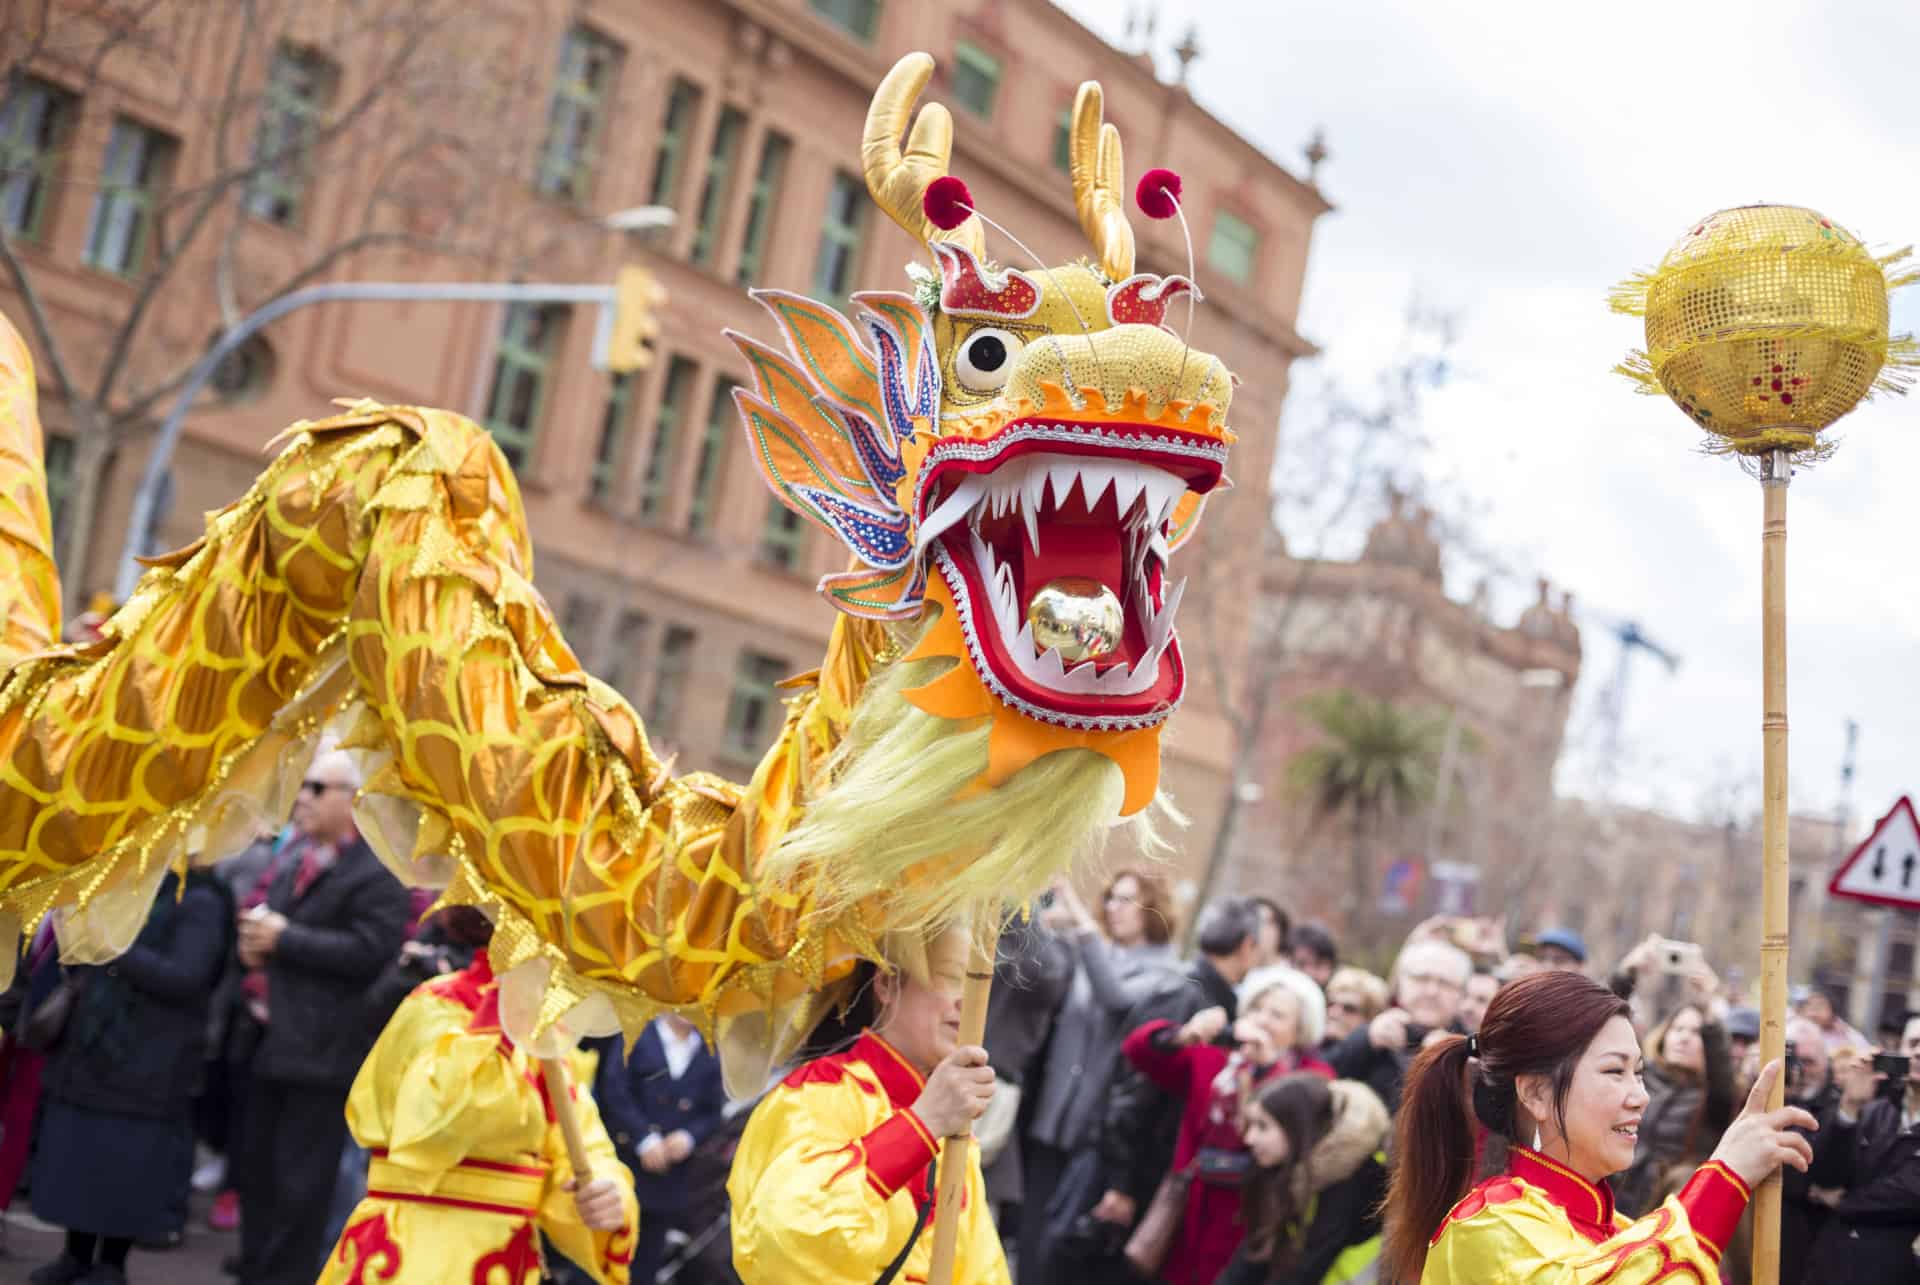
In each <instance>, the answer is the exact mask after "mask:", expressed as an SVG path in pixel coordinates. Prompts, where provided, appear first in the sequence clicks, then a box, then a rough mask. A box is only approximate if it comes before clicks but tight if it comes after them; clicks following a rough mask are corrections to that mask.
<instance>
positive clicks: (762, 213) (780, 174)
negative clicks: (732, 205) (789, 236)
mask: <svg viewBox="0 0 1920 1285" xmlns="http://www.w3.org/2000/svg"><path fill="white" fill-rule="evenodd" d="M792 152H793V140H792V139H790V138H788V137H787V136H786V135H784V134H776V133H774V132H773V131H771V130H769V131H768V132H767V139H766V142H764V143H762V144H761V145H760V164H759V166H758V167H757V168H756V169H755V170H754V172H753V192H752V194H751V195H750V196H749V197H748V198H747V233H746V235H745V236H744V237H743V238H741V241H740V266H739V267H737V268H735V269H734V273H733V279H734V280H735V281H737V282H739V283H740V284H741V285H743V286H744V285H751V284H752V283H753V282H755V281H756V280H758V279H759V277H760V265H761V263H762V262H763V261H764V260H765V258H766V254H767V234H768V231H769V230H770V229H771V227H772V225H773V207H774V202H776V201H778V200H779V199H780V180H781V179H782V178H784V177H785V176H786V172H787V157H788V156H789V155H791V154H792Z"/></svg>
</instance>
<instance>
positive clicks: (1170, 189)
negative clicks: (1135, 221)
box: [1133, 169, 1180, 219]
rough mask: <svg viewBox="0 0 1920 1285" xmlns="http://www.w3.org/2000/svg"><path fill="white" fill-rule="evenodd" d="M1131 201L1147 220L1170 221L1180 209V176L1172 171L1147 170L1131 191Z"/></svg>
mask: <svg viewBox="0 0 1920 1285" xmlns="http://www.w3.org/2000/svg"><path fill="white" fill-rule="evenodd" d="M1133 199H1134V202H1135V203H1136V204H1137V205H1139V207H1140V213H1142V214H1144V215H1146V216H1147V217H1148V218H1150V219H1170V218H1172V217H1173V216H1174V213H1175V212H1176V211H1177V210H1179V208H1180V176H1179V175H1178V174H1175V173H1174V172H1173V171H1172V170H1164V169H1152V170H1148V171H1147V172H1146V173H1145V174H1142V175H1141V176H1140V185H1139V186H1138V187H1136V188H1134V189H1133Z"/></svg>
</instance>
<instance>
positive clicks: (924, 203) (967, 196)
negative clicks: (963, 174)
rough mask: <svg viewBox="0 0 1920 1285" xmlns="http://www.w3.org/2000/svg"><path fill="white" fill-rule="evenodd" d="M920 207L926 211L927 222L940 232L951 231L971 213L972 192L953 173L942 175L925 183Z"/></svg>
mask: <svg viewBox="0 0 1920 1285" xmlns="http://www.w3.org/2000/svg"><path fill="white" fill-rule="evenodd" d="M920 208H921V209H922V210H924V211H926V215H927V222H929V223H931V224H933V226H935V227H937V228H939V229H940V230H941V231H942V232H951V231H953V230H954V229H955V228H957V227H959V226H960V225H961V224H962V223H965V222H966V221H967V218H968V216H970V215H971V214H972V213H973V193H971V192H969V191H967V185H966V184H965V183H962V182H961V181H960V180H959V179H957V178H955V177H954V176H953V175H951V174H947V175H943V176H942V177H940V178H937V179H935V180H933V182H931V183H929V184H927V190H926V193H925V194H924V195H923V196H921V198H920Z"/></svg>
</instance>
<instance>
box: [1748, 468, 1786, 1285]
mask: <svg viewBox="0 0 1920 1285" xmlns="http://www.w3.org/2000/svg"><path fill="white" fill-rule="evenodd" d="M1792 476H1793V464H1792V461H1791V459H1790V457H1789V456H1788V453H1787V452H1786V451H1783V450H1775V451H1771V452H1769V453H1768V454H1766V455H1764V456H1762V457H1761V469H1760V491H1761V495H1762V496H1763V497H1764V498H1765V517H1764V519H1763V521H1762V524H1761V528H1760V665H1761V682H1762V686H1763V688H1764V694H1765V717H1764V718H1762V720H1761V723H1760V732H1761V740H1762V754H1763V757H1762V760H1761V764H1762V769H1761V770H1762V782H1763V796H1762V811H1761V828H1760V834H1761V847H1760V1065H1762V1066H1765V1065H1766V1064H1767V1063H1769V1062H1771V1061H1773V1060H1774V1059H1775V1058H1778V1057H1781V1056H1783V1055H1784V1054H1785V1052H1786V1047H1787V1024H1786V1013H1787V483H1788V482H1789V481H1790V480H1791V479H1792ZM1786 1088H1787V1077H1786V1075H1785V1074H1784V1073H1783V1074H1781V1075H1780V1076H1778V1077H1777V1078H1776V1079H1775V1080H1774V1082H1773V1092H1772V1093H1771V1094H1769V1095H1768V1097H1767V1109H1768V1110H1770V1111H1777V1110H1778V1109H1779V1108H1780V1106H1781V1104H1782V1103H1783V1102H1784V1101H1785V1098H1786ZM1753 1280H1754V1285H1778V1283H1779V1280H1780V1174H1779V1172H1778V1171H1777V1170H1776V1171H1775V1172H1774V1174H1773V1176H1771V1177H1770V1178H1768V1179H1767V1180H1766V1181H1765V1182H1763V1183H1761V1184H1760V1187H1759V1189H1758V1190H1756V1191H1755V1192H1754V1193H1753Z"/></svg>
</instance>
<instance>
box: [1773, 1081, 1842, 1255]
mask: <svg viewBox="0 0 1920 1285" xmlns="http://www.w3.org/2000/svg"><path fill="white" fill-rule="evenodd" d="M1787 1105H1789V1106H1796V1107H1800V1108H1802V1109H1803V1110H1805V1111H1806V1112H1807V1113H1808V1114H1810V1115H1811V1116H1813V1118H1814V1119H1816V1120H1818V1121H1819V1122H1820V1128H1821V1129H1823V1130H1824V1129H1826V1128H1828V1127H1829V1126H1830V1125H1831V1124H1832V1123H1833V1113H1834V1112H1835V1111H1836V1110H1838V1109H1839V1105H1840V1086H1838V1085H1837V1084H1835V1083H1833V1081H1832V1080H1831V1079H1829V1080H1828V1081H1827V1084H1826V1087H1824V1088H1822V1089H1821V1090H1820V1091H1819V1092H1818V1093H1815V1094H1813V1095H1812V1096H1811V1097H1799V1096H1796V1095H1789V1096H1788V1098H1787ZM1794 1132H1795V1133H1797V1134H1799V1135H1801V1136H1802V1137H1804V1138H1807V1139H1808V1140H1809V1141H1811V1140H1812V1137H1813V1135H1812V1134H1809V1133H1808V1132H1807V1131H1806V1130H1805V1129H1795V1130H1794ZM1812 1186H1813V1177H1812V1175H1811V1174H1808V1173H1802V1172H1801V1171H1800V1170H1798V1169H1795V1168H1794V1167H1793V1166H1792V1165H1782V1166H1780V1279H1781V1281H1782V1282H1783V1283H1784V1285H1800V1282H1801V1281H1802V1280H1804V1279H1806V1275H1807V1255H1808V1253H1809V1252H1810V1251H1811V1250H1812V1248H1813V1242H1814V1241H1815V1239H1817V1238H1818V1237H1819V1235H1820V1230H1821V1229H1822V1228H1823V1227H1825V1226H1826V1225H1827V1219H1828V1217H1829V1216H1830V1215H1831V1212H1832V1211H1830V1210H1829V1209H1828V1208H1827V1207H1826V1206H1825V1205H1823V1204H1820V1203H1818V1202H1817V1201H1815V1200H1813V1199H1812V1198H1811V1197H1810V1195H1809V1190H1808V1189H1809V1188H1811V1187H1812Z"/></svg>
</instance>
